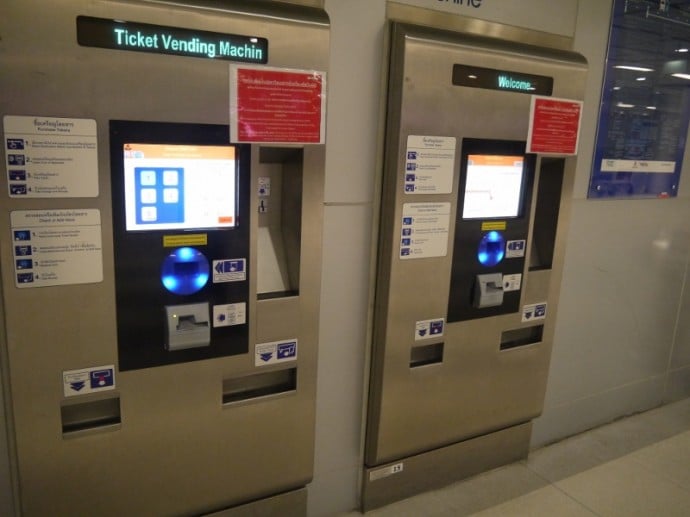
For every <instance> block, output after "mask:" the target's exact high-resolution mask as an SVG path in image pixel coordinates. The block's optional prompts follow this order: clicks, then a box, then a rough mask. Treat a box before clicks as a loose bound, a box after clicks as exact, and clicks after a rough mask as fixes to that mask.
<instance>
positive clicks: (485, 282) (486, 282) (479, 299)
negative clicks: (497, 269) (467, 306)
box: [473, 273, 503, 309]
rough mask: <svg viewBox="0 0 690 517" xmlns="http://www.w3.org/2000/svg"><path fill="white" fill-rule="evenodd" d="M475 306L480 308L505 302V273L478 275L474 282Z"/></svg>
mask: <svg viewBox="0 0 690 517" xmlns="http://www.w3.org/2000/svg"><path fill="white" fill-rule="evenodd" d="M473 304H474V306H475V307H476V308H478V309H483V308H484V307H496V306H498V305H502V304H503V274H501V273H489V274H486V275H477V276H476V278H475V283H474V302H473Z"/></svg>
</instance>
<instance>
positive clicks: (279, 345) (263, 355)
mask: <svg viewBox="0 0 690 517" xmlns="http://www.w3.org/2000/svg"><path fill="white" fill-rule="evenodd" d="M296 360H297V340H296V339H288V340H285V341H273V342H272V343H261V344H258V345H256V346H255V347H254V366H268V365H271V364H278V363H287V362H289V361H296Z"/></svg>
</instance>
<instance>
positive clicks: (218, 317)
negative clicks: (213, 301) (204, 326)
mask: <svg viewBox="0 0 690 517" xmlns="http://www.w3.org/2000/svg"><path fill="white" fill-rule="evenodd" d="M245 323H247V304H246V303H245V302H240V303H228V304H225V305H214V306H213V327H214V328H217V327H231V326H233V325H244V324H245Z"/></svg>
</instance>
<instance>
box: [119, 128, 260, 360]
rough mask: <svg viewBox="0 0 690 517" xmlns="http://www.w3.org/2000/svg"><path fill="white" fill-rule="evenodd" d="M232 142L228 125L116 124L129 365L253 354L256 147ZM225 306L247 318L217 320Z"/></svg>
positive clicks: (122, 315)
mask: <svg viewBox="0 0 690 517" xmlns="http://www.w3.org/2000/svg"><path fill="white" fill-rule="evenodd" d="M229 142H230V138H229V129H228V127H227V126H218V125H203V124H179V123H162V122H132V121H111V122H110V144H111V149H110V154H111V169H112V170H111V177H112V186H113V218H114V221H115V224H114V225H113V226H114V240H115V286H116V304H117V328H118V355H119V366H120V370H122V371H125V370H131V369H138V368H147V367H153V366H162V365H166V364H172V363H178V362H187V361H195V360H200V359H208V358H213V357H221V356H226V355H236V354H244V353H247V351H248V339H249V338H248V327H247V320H248V315H247V312H248V308H247V306H248V303H247V301H248V297H249V286H248V284H249V280H248V279H249V275H250V274H251V272H250V271H248V269H249V268H248V266H247V264H248V263H249V261H248V258H249V228H248V226H249V224H248V221H249V196H250V192H249V184H250V181H249V161H250V159H249V147H248V146H240V145H232V144H230V143H229ZM228 264H241V269H242V274H237V272H236V271H226V270H227V269H228V268H227V267H226V265H228ZM230 269H232V267H230ZM227 308H231V309H232V311H233V312H235V313H242V314H243V315H244V316H243V317H242V318H235V319H233V320H232V321H229V320H227V319H222V318H220V317H219V318H218V319H216V318H215V317H214V316H212V315H216V314H221V313H224V312H227Z"/></svg>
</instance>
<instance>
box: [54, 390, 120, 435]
mask: <svg viewBox="0 0 690 517" xmlns="http://www.w3.org/2000/svg"><path fill="white" fill-rule="evenodd" d="M60 413H61V416H62V435H63V437H68V436H76V435H77V434H81V433H83V432H85V431H96V430H105V429H106V428H107V429H111V428H112V427H113V426H119V424H120V423H121V421H122V420H121V416H120V397H119V396H118V397H110V398H106V399H100V400H90V401H88V402H79V403H76V404H72V403H69V404H64V405H63V406H62V407H61V408H60Z"/></svg>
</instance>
